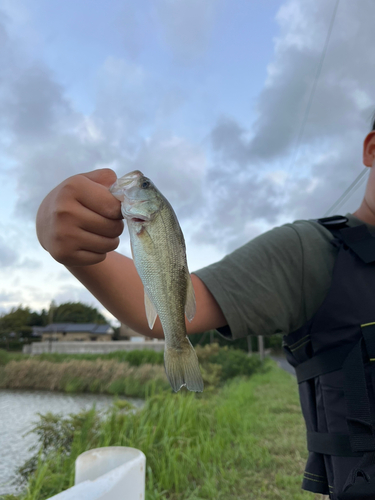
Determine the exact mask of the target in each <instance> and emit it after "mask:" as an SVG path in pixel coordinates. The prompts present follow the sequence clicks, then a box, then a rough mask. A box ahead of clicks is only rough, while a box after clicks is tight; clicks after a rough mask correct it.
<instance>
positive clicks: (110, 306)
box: [68, 252, 226, 338]
mask: <svg viewBox="0 0 375 500" xmlns="http://www.w3.org/2000/svg"><path fill="white" fill-rule="evenodd" d="M68 269H69V271H70V272H71V273H72V274H73V275H74V276H75V277H76V278H77V279H78V280H79V281H80V282H81V283H82V284H83V285H84V286H85V287H86V288H87V289H88V290H89V291H90V292H91V293H92V294H93V295H94V296H95V297H96V298H97V299H98V300H99V302H101V303H102V304H103V306H104V307H105V308H106V309H107V310H108V311H109V312H111V313H112V314H113V315H114V316H115V317H116V318H117V319H118V320H119V321H121V322H122V323H124V324H126V325H128V326H130V328H133V329H134V330H136V331H138V332H139V333H142V334H143V335H146V336H148V337H156V338H163V337H164V335H163V330H162V327H161V324H160V321H159V318H157V320H156V322H155V325H154V327H153V329H152V330H150V329H149V326H148V323H147V318H146V313H145V306H144V290H143V284H142V282H141V279H140V278H139V276H138V273H137V271H136V268H135V266H134V263H133V261H132V259H129V258H128V257H125V256H124V255H121V254H119V253H117V252H109V253H108V254H107V257H106V259H105V260H104V261H102V262H100V263H98V264H95V265H91V266H83V267H68ZM192 281H193V286H194V290H195V296H196V302H197V312H196V315H195V317H194V319H193V321H192V322H191V323H189V322H186V328H187V332H188V334H192V333H200V332H203V331H206V330H210V329H213V328H218V327H220V326H224V325H225V324H226V320H225V318H224V316H223V314H222V312H221V309H220V308H219V306H218V305H217V303H216V301H215V299H214V298H213V297H212V295H211V294H210V292H209V291H208V289H207V288H206V287H205V285H204V284H203V282H202V281H201V280H200V279H199V278H198V277H197V276H195V275H192Z"/></svg>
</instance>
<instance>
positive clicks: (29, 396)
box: [0, 390, 142, 495]
mask: <svg viewBox="0 0 375 500" xmlns="http://www.w3.org/2000/svg"><path fill="white" fill-rule="evenodd" d="M127 400H128V401H130V402H132V403H133V404H134V405H136V406H140V405H141V404H142V400H134V399H131V398H127ZM112 401H113V396H106V395H102V394H64V393H58V392H47V391H32V392H30V391H5V390H0V495H4V494H6V493H13V494H16V493H17V491H18V489H17V486H15V485H13V484H11V482H12V479H14V477H15V475H14V473H15V470H16V469H17V467H19V466H20V465H22V464H23V463H24V462H25V460H27V459H28V458H29V457H30V455H31V454H32V453H31V452H30V451H29V448H30V447H31V446H32V445H33V444H35V443H36V441H37V439H36V436H35V435H34V434H29V435H27V436H25V435H24V434H25V433H26V432H27V431H29V430H30V429H31V428H32V427H33V426H34V424H35V423H36V422H37V421H38V415H37V413H42V414H43V413H47V412H49V411H50V412H52V413H60V414H62V415H68V414H69V413H78V412H79V411H81V410H88V409H90V408H91V407H92V406H93V404H95V405H96V408H97V409H104V408H108V407H109V406H110V405H111V403H112Z"/></svg>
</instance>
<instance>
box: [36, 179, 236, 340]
mask: <svg viewBox="0 0 375 500" xmlns="http://www.w3.org/2000/svg"><path fill="white" fill-rule="evenodd" d="M115 180H116V175H115V173H114V172H113V171H111V170H108V169H103V170H96V171H94V172H89V173H88V174H81V175H76V176H74V177H71V178H69V179H67V180H66V181H64V182H63V183H62V184H60V185H59V186H57V187H56V188H55V189H54V190H53V191H51V193H49V194H48V195H47V197H46V198H45V199H44V200H43V202H42V204H41V206H40V208H39V211H38V215H37V234H38V238H39V241H40V243H41V245H42V246H43V247H44V248H45V249H46V250H47V251H48V252H50V254H51V255H52V257H54V258H55V259H56V260H57V261H58V262H60V263H61V264H64V265H65V266H66V267H67V269H69V271H70V272H71V273H72V274H73V275H74V276H75V277H76V278H77V279H78V280H79V281H80V282H81V283H82V284H83V285H84V286H85V287H86V288H87V289H88V290H89V291H90V292H91V293H92V294H93V295H94V296H95V297H96V298H97V299H98V300H99V301H100V302H101V303H102V304H103V305H104V307H105V308H106V309H107V310H108V311H110V312H111V313H112V314H113V315H114V316H115V317H116V318H117V319H118V320H119V321H121V322H122V323H125V324H127V325H128V326H130V327H131V328H133V329H134V330H136V331H138V332H140V333H143V334H144V335H147V336H153V337H158V338H162V337H163V331H162V328H161V324H160V321H159V319H157V321H156V322H155V326H154V328H153V330H150V329H149V327H148V324H147V319H146V314H145V308H144V297H143V293H144V292H143V284H142V282H141V280H140V278H139V276H138V273H137V271H136V269H135V266H134V264H133V261H132V260H131V259H129V258H127V257H125V256H124V255H121V254H119V253H117V252H115V251H114V250H115V248H117V246H118V244H119V236H120V234H121V232H122V230H123V222H122V217H121V211H120V202H119V201H118V200H116V199H115V198H114V197H113V196H112V195H111V194H110V193H109V191H108V187H109V186H110V185H112V184H113V183H114V182H115ZM192 281H193V286H194V291H195V296H196V302H197V312H196V315H195V317H194V319H193V321H192V322H191V323H189V322H187V331H188V333H189V334H191V333H199V332H203V331H206V330H210V329H213V328H218V327H220V326H224V325H226V323H227V322H226V320H225V318H224V316H223V313H222V311H221V309H220V307H219V305H218V304H217V302H216V300H215V299H214V297H213V296H212V295H211V293H210V292H209V290H208V289H207V287H206V286H205V285H204V283H203V282H202V281H201V280H200V279H199V278H198V277H197V276H195V275H192Z"/></svg>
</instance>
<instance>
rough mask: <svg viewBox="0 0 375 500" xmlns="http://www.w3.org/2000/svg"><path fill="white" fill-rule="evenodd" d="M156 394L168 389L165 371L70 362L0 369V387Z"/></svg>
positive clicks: (28, 363)
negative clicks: (149, 391)
mask: <svg viewBox="0 0 375 500" xmlns="http://www.w3.org/2000/svg"><path fill="white" fill-rule="evenodd" d="M151 383H152V384H153V386H155V387H157V388H158V389H159V390H163V389H166V388H167V387H168V386H169V385H168V382H167V380H166V377H165V373H164V368H163V367H162V366H160V365H149V364H145V365H142V366H139V367H136V366H130V365H129V364H128V363H126V362H124V363H119V362H117V361H115V360H112V361H106V360H101V359H98V360H96V361H85V360H71V361H64V362H60V363H52V362H50V361H39V360H37V359H26V360H24V361H11V362H9V363H8V364H6V365H5V366H2V367H0V387H2V388H5V389H26V390H30V389H38V390H49V391H65V392H99V393H108V394H124V395H127V396H137V397H144V396H145V394H146V391H147V388H148V386H149V385H150V384H151Z"/></svg>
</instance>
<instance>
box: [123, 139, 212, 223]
mask: <svg viewBox="0 0 375 500" xmlns="http://www.w3.org/2000/svg"><path fill="white" fill-rule="evenodd" d="M131 166H132V169H134V170H135V169H137V170H141V171H142V172H143V173H144V174H145V175H147V176H148V177H150V178H151V179H152V181H153V182H154V183H155V185H156V186H157V187H158V188H159V189H160V191H161V192H162V193H163V195H164V196H165V197H166V198H167V199H168V201H169V202H170V203H171V205H172V206H173V208H174V209H175V211H176V212H177V213H178V216H179V217H185V218H186V217H187V218H189V217H193V216H194V215H196V214H197V213H201V207H202V204H203V203H204V199H203V190H202V187H203V182H204V179H205V171H206V167H207V159H206V155H205V152H204V151H203V150H202V149H201V148H200V147H199V146H196V145H194V144H192V143H190V142H189V141H187V140H186V139H184V138H181V137H176V136H170V135H168V136H166V135H155V136H153V137H152V138H150V139H149V140H147V141H144V143H143V145H142V147H141V148H140V150H139V152H138V155H137V157H136V158H135V160H134V161H133V162H132V163H131Z"/></svg>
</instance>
